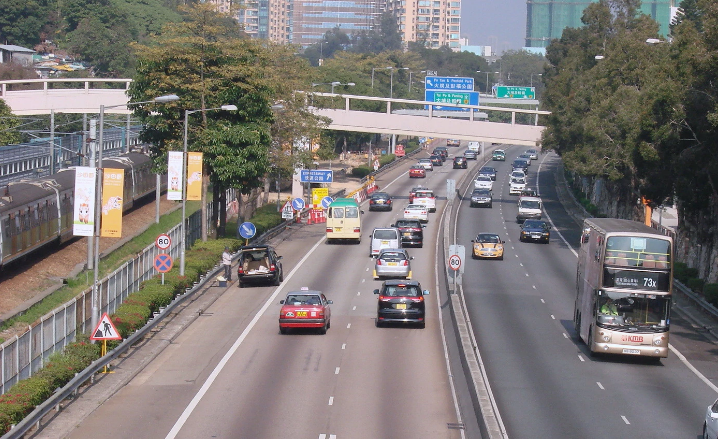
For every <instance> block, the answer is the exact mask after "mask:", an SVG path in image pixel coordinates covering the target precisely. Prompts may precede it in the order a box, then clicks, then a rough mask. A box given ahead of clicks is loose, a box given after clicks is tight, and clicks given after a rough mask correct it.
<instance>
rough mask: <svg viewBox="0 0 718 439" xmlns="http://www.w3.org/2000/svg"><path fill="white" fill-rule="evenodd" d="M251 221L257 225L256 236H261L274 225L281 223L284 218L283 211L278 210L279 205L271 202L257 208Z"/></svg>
mask: <svg viewBox="0 0 718 439" xmlns="http://www.w3.org/2000/svg"><path fill="white" fill-rule="evenodd" d="M251 221H252V224H254V226H255V227H257V235H256V236H259V235H261V234H262V233H264V232H266V231H267V230H269V229H271V228H272V227H274V226H277V225H279V224H281V223H282V221H284V220H283V219H282V214H281V212H277V207H276V206H275V205H274V204H272V203H269V204H266V205H264V206H262V207H261V208H259V209H257V211H256V212H255V213H254V216H253V217H252V220H251Z"/></svg>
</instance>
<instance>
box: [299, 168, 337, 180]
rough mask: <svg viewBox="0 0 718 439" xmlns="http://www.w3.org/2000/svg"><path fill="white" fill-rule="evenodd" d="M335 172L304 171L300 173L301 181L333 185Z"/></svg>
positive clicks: (321, 170)
mask: <svg viewBox="0 0 718 439" xmlns="http://www.w3.org/2000/svg"><path fill="white" fill-rule="evenodd" d="M333 177H334V172H333V171H329V170H327V169H302V170H300V171H299V181H300V182H302V183H331V182H332V181H333V180H334V178H333Z"/></svg>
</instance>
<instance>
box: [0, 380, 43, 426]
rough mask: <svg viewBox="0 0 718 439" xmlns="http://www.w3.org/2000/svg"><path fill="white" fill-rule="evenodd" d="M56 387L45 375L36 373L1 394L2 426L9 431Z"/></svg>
mask: <svg viewBox="0 0 718 439" xmlns="http://www.w3.org/2000/svg"><path fill="white" fill-rule="evenodd" d="M54 390H55V387H53V386H52V383H50V382H49V381H48V380H47V379H46V378H45V377H42V376H38V375H34V376H32V377H30V378H27V379H24V380H22V381H20V382H18V383H17V384H15V385H14V386H12V387H11V388H10V390H8V391H7V392H6V393H5V394H3V395H1V396H0V428H2V430H3V431H8V430H9V429H10V426H11V425H12V424H17V423H18V422H20V421H22V419H23V418H24V417H25V416H27V414H28V413H30V412H31V411H32V410H33V409H34V408H35V406H37V405H38V404H41V403H42V402H43V401H45V400H46V399H47V398H48V397H50V395H52V392H53V391H54Z"/></svg>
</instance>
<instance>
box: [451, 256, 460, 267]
mask: <svg viewBox="0 0 718 439" xmlns="http://www.w3.org/2000/svg"><path fill="white" fill-rule="evenodd" d="M449 268H451V269H452V270H454V271H459V268H461V257H460V256H459V255H451V256H450V257H449Z"/></svg>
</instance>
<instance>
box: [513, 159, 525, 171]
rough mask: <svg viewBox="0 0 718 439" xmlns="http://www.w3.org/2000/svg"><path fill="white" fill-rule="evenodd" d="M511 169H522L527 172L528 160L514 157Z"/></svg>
mask: <svg viewBox="0 0 718 439" xmlns="http://www.w3.org/2000/svg"><path fill="white" fill-rule="evenodd" d="M511 169H512V170H514V171H516V170H519V171H523V172H524V173H525V174H528V172H529V162H527V161H526V160H524V159H516V160H514V161H513V162H512V163H511Z"/></svg>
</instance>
